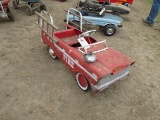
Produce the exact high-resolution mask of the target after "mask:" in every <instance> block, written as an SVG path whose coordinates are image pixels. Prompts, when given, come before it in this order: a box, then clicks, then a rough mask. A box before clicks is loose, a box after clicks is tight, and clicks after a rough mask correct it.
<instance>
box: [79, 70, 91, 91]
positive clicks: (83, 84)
mask: <svg viewBox="0 0 160 120" xmlns="http://www.w3.org/2000/svg"><path fill="white" fill-rule="evenodd" d="M76 80H77V83H78V86H79V87H80V88H81V89H82V90H83V91H87V90H88V89H89V84H88V81H87V79H86V77H85V76H84V75H83V74H82V73H77V74H76Z"/></svg>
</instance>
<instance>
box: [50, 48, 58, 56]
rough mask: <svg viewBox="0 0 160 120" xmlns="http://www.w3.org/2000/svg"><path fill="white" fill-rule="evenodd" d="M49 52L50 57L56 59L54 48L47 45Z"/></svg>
mask: <svg viewBox="0 0 160 120" xmlns="http://www.w3.org/2000/svg"><path fill="white" fill-rule="evenodd" d="M49 54H50V55H51V57H52V58H53V59H56V58H57V56H56V55H55V52H54V50H53V49H52V48H50V47H49Z"/></svg>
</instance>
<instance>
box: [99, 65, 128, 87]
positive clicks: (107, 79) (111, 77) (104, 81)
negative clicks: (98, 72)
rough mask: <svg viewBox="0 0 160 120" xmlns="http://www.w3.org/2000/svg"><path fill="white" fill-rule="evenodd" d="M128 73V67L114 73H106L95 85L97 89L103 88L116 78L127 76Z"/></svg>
mask: <svg viewBox="0 0 160 120" xmlns="http://www.w3.org/2000/svg"><path fill="white" fill-rule="evenodd" d="M128 74H129V67H127V68H126V69H124V70H123V71H121V72H119V73H117V74H115V75H111V74H110V75H107V76H105V77H104V78H102V79H101V80H100V81H99V82H98V84H97V87H98V88H99V89H105V88H107V87H108V86H109V85H111V84H112V83H114V82H116V81H117V80H120V79H123V78H125V77H127V76H128Z"/></svg>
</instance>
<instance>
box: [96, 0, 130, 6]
mask: <svg viewBox="0 0 160 120" xmlns="http://www.w3.org/2000/svg"><path fill="white" fill-rule="evenodd" d="M97 1H98V2H99V3H104V2H105V1H109V2H110V3H119V4H122V5H125V6H129V5H131V4H132V3H133V0H97Z"/></svg>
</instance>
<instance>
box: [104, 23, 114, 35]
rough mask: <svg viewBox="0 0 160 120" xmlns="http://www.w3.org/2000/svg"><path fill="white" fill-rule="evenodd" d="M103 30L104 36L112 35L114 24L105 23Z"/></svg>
mask: <svg viewBox="0 0 160 120" xmlns="http://www.w3.org/2000/svg"><path fill="white" fill-rule="evenodd" d="M103 32H104V34H105V35H106V36H112V35H114V33H115V32H116V27H115V25H106V26H105V28H104V31H103Z"/></svg>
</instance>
